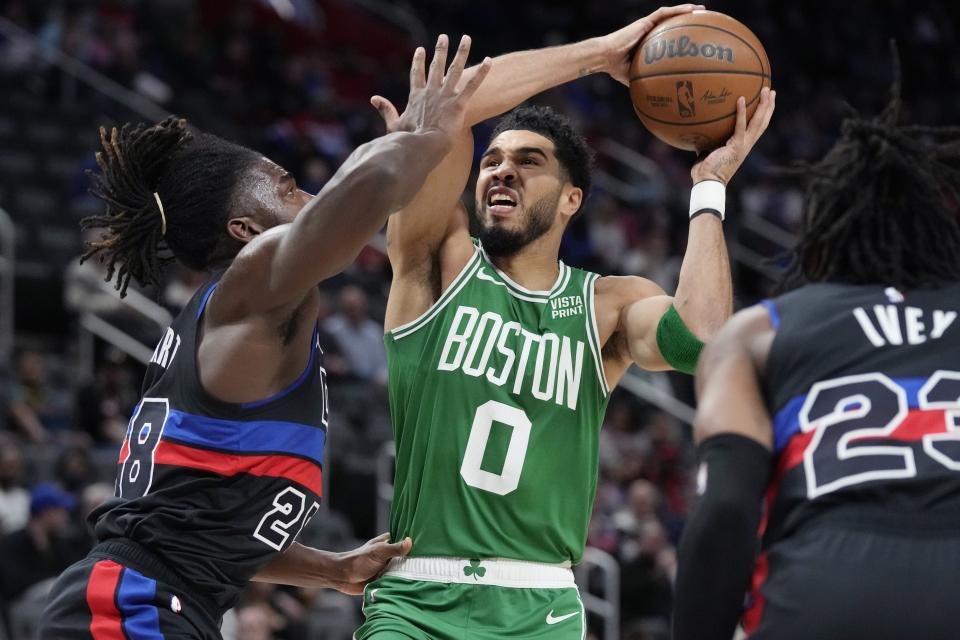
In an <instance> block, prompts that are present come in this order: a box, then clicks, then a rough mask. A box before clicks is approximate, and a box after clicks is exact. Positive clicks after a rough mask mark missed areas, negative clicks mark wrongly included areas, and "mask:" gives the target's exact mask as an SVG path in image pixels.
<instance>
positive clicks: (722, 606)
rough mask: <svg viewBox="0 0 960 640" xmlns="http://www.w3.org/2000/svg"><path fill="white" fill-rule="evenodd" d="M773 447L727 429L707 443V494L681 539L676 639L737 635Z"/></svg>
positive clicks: (718, 639) (703, 455) (703, 460)
mask: <svg viewBox="0 0 960 640" xmlns="http://www.w3.org/2000/svg"><path fill="white" fill-rule="evenodd" d="M770 457H771V455H770V451H769V450H768V449H767V448H766V447H764V446H763V445H761V444H760V443H759V442H757V441H756V440H753V439H751V438H748V437H745V436H743V435H739V434H733V433H724V434H720V435H717V436H713V437H712V438H710V439H708V440H705V441H704V442H703V444H702V445H701V447H700V468H701V471H700V474H701V475H702V478H703V480H702V481H701V486H700V489H701V491H702V495H701V497H700V499H699V503H698V504H697V507H696V508H695V509H694V511H693V513H692V515H691V517H690V521H689V522H688V523H687V526H686V529H685V530H684V533H683V539H682V540H681V541H680V549H679V559H678V560H679V564H678V569H677V579H676V585H675V595H674V604H673V638H674V640H730V638H732V637H733V635H734V629H735V627H736V625H737V622H738V621H739V619H740V616H741V613H742V604H743V599H744V595H745V593H746V590H747V588H748V586H749V582H750V574H751V571H752V569H753V566H754V559H755V556H756V551H757V528H758V526H759V523H760V515H761V500H762V496H763V490H764V487H765V486H766V482H767V478H768V476H769V464H770Z"/></svg>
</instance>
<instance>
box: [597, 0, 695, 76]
mask: <svg viewBox="0 0 960 640" xmlns="http://www.w3.org/2000/svg"><path fill="white" fill-rule="evenodd" d="M703 8H704V6H703V5H702V4H679V5H676V6H673V7H660V8H659V9H657V10H656V11H654V12H653V13H651V14H650V15H648V16H645V17H643V18H640V19H639V20H636V21H635V22H632V23H630V24H628V25H627V26H625V27H624V28H622V29H619V30H617V31H614V32H613V33H609V34H607V35H605V36H601V37H600V38H598V40H599V41H600V45H601V47H602V48H603V55H604V57H605V58H606V62H605V64H604V68H603V71H605V72H607V73H608V74H610V77H612V78H613V79H614V80H616V81H617V82H619V83H620V84H622V85H626V86H630V61H631V59H632V58H633V54H634V52H635V51H636V50H637V45H639V44H640V41H641V40H643V39H644V38H645V37H646V35H647V34H648V33H650V32H651V31H652V30H653V28H654V27H655V26H657V25H658V24H660V23H661V22H663V21H664V20H666V19H668V18H672V17H674V16H679V15H682V14H684V13H690V12H691V11H696V10H698V9H703Z"/></svg>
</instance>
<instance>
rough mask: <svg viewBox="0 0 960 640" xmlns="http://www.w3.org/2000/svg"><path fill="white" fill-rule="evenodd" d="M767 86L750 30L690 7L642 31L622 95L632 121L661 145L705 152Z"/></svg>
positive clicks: (764, 63) (766, 69)
mask: <svg viewBox="0 0 960 640" xmlns="http://www.w3.org/2000/svg"><path fill="white" fill-rule="evenodd" d="M769 86H770V61H769V60H768V59H767V53H766V51H764V49H763V45H762V44H760V41H759V40H758V39H757V36H755V35H754V34H753V32H752V31H750V29H748V28H747V27H745V26H744V25H743V24H742V23H740V22H739V21H737V20H734V19H733V18H731V17H730V16H728V15H724V14H722V13H717V12H715V11H694V12H692V13H686V14H683V15H680V16H676V17H674V18H671V19H669V20H666V21H664V22H662V23H661V24H659V25H657V27H656V28H655V29H654V30H653V31H651V32H650V33H649V34H647V37H646V38H644V39H643V41H642V42H641V43H640V46H639V47H638V48H637V52H636V54H634V57H633V61H632V63H631V65H630V99H631V100H632V101H633V108H634V110H635V111H636V112H637V116H639V118H640V121H641V122H643V124H644V126H646V127H647V129H649V130H650V132H651V133H652V134H653V135H655V136H657V137H658V138H660V139H661V140H663V141H664V142H666V143H667V144H669V145H671V146H674V147H677V148H678V149H685V150H687V151H697V152H699V151H705V150H708V149H712V148H714V147H718V146H720V145H722V144H724V143H725V142H726V141H727V139H728V138H729V137H730V136H731V135H732V134H733V130H734V126H735V125H736V120H737V98H739V97H740V96H743V97H744V98H745V99H746V101H747V118H748V119H749V118H750V116H752V115H753V112H754V111H756V108H757V105H758V104H759V102H760V90H761V89H762V88H763V87H769Z"/></svg>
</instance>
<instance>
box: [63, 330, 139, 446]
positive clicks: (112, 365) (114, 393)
mask: <svg viewBox="0 0 960 640" xmlns="http://www.w3.org/2000/svg"><path fill="white" fill-rule="evenodd" d="M138 391H139V390H138V389H137V386H136V383H135V381H134V375H133V373H132V371H131V370H130V365H129V363H128V361H127V358H126V356H125V355H124V354H123V353H121V352H119V351H117V350H116V349H107V350H106V352H105V353H104V359H103V360H102V361H101V362H100V363H99V365H98V367H97V371H96V373H95V374H94V379H93V381H92V382H90V383H89V384H87V385H85V386H84V387H82V388H81V389H80V390H79V391H78V392H77V398H76V405H75V412H76V424H77V427H78V429H79V430H81V431H83V432H84V433H86V434H88V435H89V436H90V439H91V441H92V442H93V444H95V445H105V446H113V445H116V444H119V443H120V442H121V441H122V440H123V436H124V434H125V433H126V430H127V422H128V421H129V420H130V414H131V412H132V411H133V409H134V407H135V406H136V403H137V401H138V400H139V393H138Z"/></svg>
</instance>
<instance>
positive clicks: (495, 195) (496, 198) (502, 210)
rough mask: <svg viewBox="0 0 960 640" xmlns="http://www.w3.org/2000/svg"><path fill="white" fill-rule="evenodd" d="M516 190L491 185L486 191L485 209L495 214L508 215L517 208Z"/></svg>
mask: <svg viewBox="0 0 960 640" xmlns="http://www.w3.org/2000/svg"><path fill="white" fill-rule="evenodd" d="M518 202H519V198H518V197H517V192H516V191H514V190H513V189H508V188H507V187H493V188H492V189H490V190H489V191H487V210H488V211H489V212H490V213H495V214H497V215H508V214H510V213H513V211H514V209H516V208H517V203H518Z"/></svg>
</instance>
